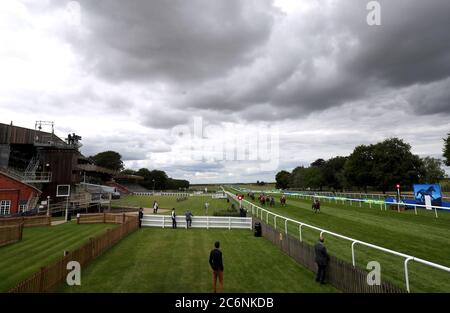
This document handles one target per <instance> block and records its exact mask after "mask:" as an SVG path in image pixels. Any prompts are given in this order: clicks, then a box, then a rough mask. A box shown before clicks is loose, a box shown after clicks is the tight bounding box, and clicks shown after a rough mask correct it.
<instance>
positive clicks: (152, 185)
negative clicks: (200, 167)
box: [89, 151, 189, 190]
mask: <svg viewBox="0 0 450 313" xmlns="http://www.w3.org/2000/svg"><path fill="white" fill-rule="evenodd" d="M89 159H90V160H91V161H92V162H93V163H94V164H95V165H97V166H101V167H104V168H108V169H111V170H114V171H117V172H120V174H123V175H137V176H141V177H143V178H144V179H143V180H141V181H138V184H139V185H141V186H142V187H144V188H147V189H149V190H153V189H155V190H179V189H185V188H186V189H188V188H189V181H187V180H182V179H174V178H170V177H169V176H168V175H167V173H166V172H164V171H161V170H156V169H155V170H151V171H150V170H149V169H146V168H141V169H139V170H137V171H135V170H132V169H125V166H124V163H123V161H122V156H121V155H120V153H118V152H116V151H104V152H100V153H98V154H96V155H94V156H90V157H89Z"/></svg>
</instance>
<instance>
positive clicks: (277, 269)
mask: <svg viewBox="0 0 450 313" xmlns="http://www.w3.org/2000/svg"><path fill="white" fill-rule="evenodd" d="M216 240H219V241H220V242H221V245H222V247H221V248H222V251H223V253H224V257H223V258H224V266H225V272H224V281H225V292H336V290H335V289H334V288H333V287H332V286H329V285H325V286H321V285H319V284H317V283H316V282H315V281H314V274H313V273H312V272H310V271H308V270H306V269H305V268H303V267H301V266H300V265H298V264H297V263H296V262H295V261H294V260H293V259H291V258H290V257H289V256H287V255H286V254H284V253H283V252H281V251H280V250H279V249H278V248H277V247H275V246H274V245H272V244H271V243H270V242H269V241H268V240H266V239H264V238H256V237H254V236H253V233H252V232H251V231H248V230H231V231H230V230H201V229H190V230H185V229H177V230H172V229H159V228H143V229H141V230H139V231H137V232H135V233H133V234H131V235H130V236H128V237H127V238H125V239H124V240H123V241H121V242H120V243H119V244H118V245H116V246H115V247H113V248H112V249H111V250H109V251H108V252H106V253H105V254H104V255H103V256H101V257H100V258H98V259H97V260H95V261H94V262H93V263H92V264H91V265H89V266H88V267H87V269H85V270H82V285H81V286H78V287H69V286H67V287H63V289H62V291H64V292H211V291H212V290H211V288H212V278H211V276H212V275H211V271H210V269H209V264H208V257H209V251H210V250H211V248H212V246H213V243H214V242H215V241H216Z"/></svg>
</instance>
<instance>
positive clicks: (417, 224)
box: [247, 197, 450, 292]
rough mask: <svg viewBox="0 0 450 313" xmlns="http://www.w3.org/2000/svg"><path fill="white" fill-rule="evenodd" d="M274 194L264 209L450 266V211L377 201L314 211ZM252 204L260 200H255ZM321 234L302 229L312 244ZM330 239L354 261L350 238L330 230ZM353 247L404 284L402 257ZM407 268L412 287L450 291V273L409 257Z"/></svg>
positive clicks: (292, 229) (361, 260)
mask: <svg viewBox="0 0 450 313" xmlns="http://www.w3.org/2000/svg"><path fill="white" fill-rule="evenodd" d="M276 198H277V205H276V206H275V207H273V208H271V207H269V206H266V207H265V208H266V209H268V210H271V211H273V212H274V213H278V214H280V215H283V216H286V217H290V218H292V219H295V220H297V221H302V222H304V223H308V224H310V225H314V226H318V227H321V228H324V229H327V230H330V231H333V232H336V233H340V234H342V235H346V236H349V237H353V238H355V239H359V240H363V241H366V242H369V243H373V244H376V245H379V246H382V247H385V248H389V249H392V250H396V251H399V252H403V253H406V254H410V255H413V256H416V257H420V258H423V259H425V260H428V261H432V262H436V263H439V264H442V265H445V266H450V236H449V233H450V214H448V213H445V212H439V218H438V219H436V218H434V213H431V212H427V211H424V210H420V211H419V215H417V216H416V215H414V211H406V212H401V213H398V212H396V211H389V210H388V211H381V210H380V209H379V207H377V206H372V208H370V207H369V206H368V205H363V206H362V207H359V206H358V205H356V206H355V205H353V206H349V205H343V204H340V203H329V202H327V201H323V200H322V201H321V202H322V208H321V209H322V212H321V213H319V214H315V213H313V212H312V209H311V202H310V200H303V199H294V198H291V197H288V201H287V203H288V205H287V206H286V207H281V206H280V205H279V197H276ZM247 200H250V199H247ZM254 203H255V204H257V205H259V203H257V202H256V201H255V202H254ZM264 219H265V216H264ZM269 223H270V224H273V223H274V222H273V219H269ZM277 227H278V228H281V229H283V230H284V222H283V221H280V220H278V221H277ZM288 231H289V233H290V234H292V235H294V236H297V237H298V236H299V231H298V226H296V225H294V224H289V223H288ZM318 235H319V234H318V232H317V231H313V230H304V231H303V239H304V240H305V241H306V242H308V243H314V242H315V241H316V240H317V238H318ZM326 243H327V247H328V250H329V251H330V252H331V253H332V254H333V255H335V256H337V257H339V258H341V259H343V260H346V261H348V262H351V249H350V247H351V243H350V242H348V241H344V240H342V239H337V238H334V237H332V236H329V235H328V236H326ZM355 251H356V252H355V254H356V261H357V265H358V266H360V267H362V268H365V267H366V265H367V263H368V262H369V261H378V262H380V264H381V269H382V278H383V279H387V280H389V281H391V282H393V283H395V284H397V285H399V286H402V287H404V286H405V284H404V271H403V261H404V259H403V258H400V257H395V256H391V255H388V254H386V253H384V252H379V251H375V250H372V249H369V248H365V247H362V246H358V245H356V248H355ZM409 268H410V271H409V272H410V283H411V290H412V291H413V292H450V273H446V272H443V271H440V270H436V269H432V268H429V267H427V266H425V265H421V264H418V263H415V262H410V265H409Z"/></svg>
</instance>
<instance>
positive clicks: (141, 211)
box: [139, 208, 144, 228]
mask: <svg viewBox="0 0 450 313" xmlns="http://www.w3.org/2000/svg"><path fill="white" fill-rule="evenodd" d="M143 218H144V210H143V209H142V208H139V228H141V227H142V219H143Z"/></svg>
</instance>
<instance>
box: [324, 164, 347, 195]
mask: <svg viewBox="0 0 450 313" xmlns="http://www.w3.org/2000/svg"><path fill="white" fill-rule="evenodd" d="M346 162H347V157H341V156H338V157H334V158H331V159H329V160H327V161H326V162H325V164H324V166H323V178H324V181H325V185H326V186H328V187H330V188H333V189H334V190H342V189H343V188H344V185H345V176H344V166H345V163H346Z"/></svg>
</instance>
